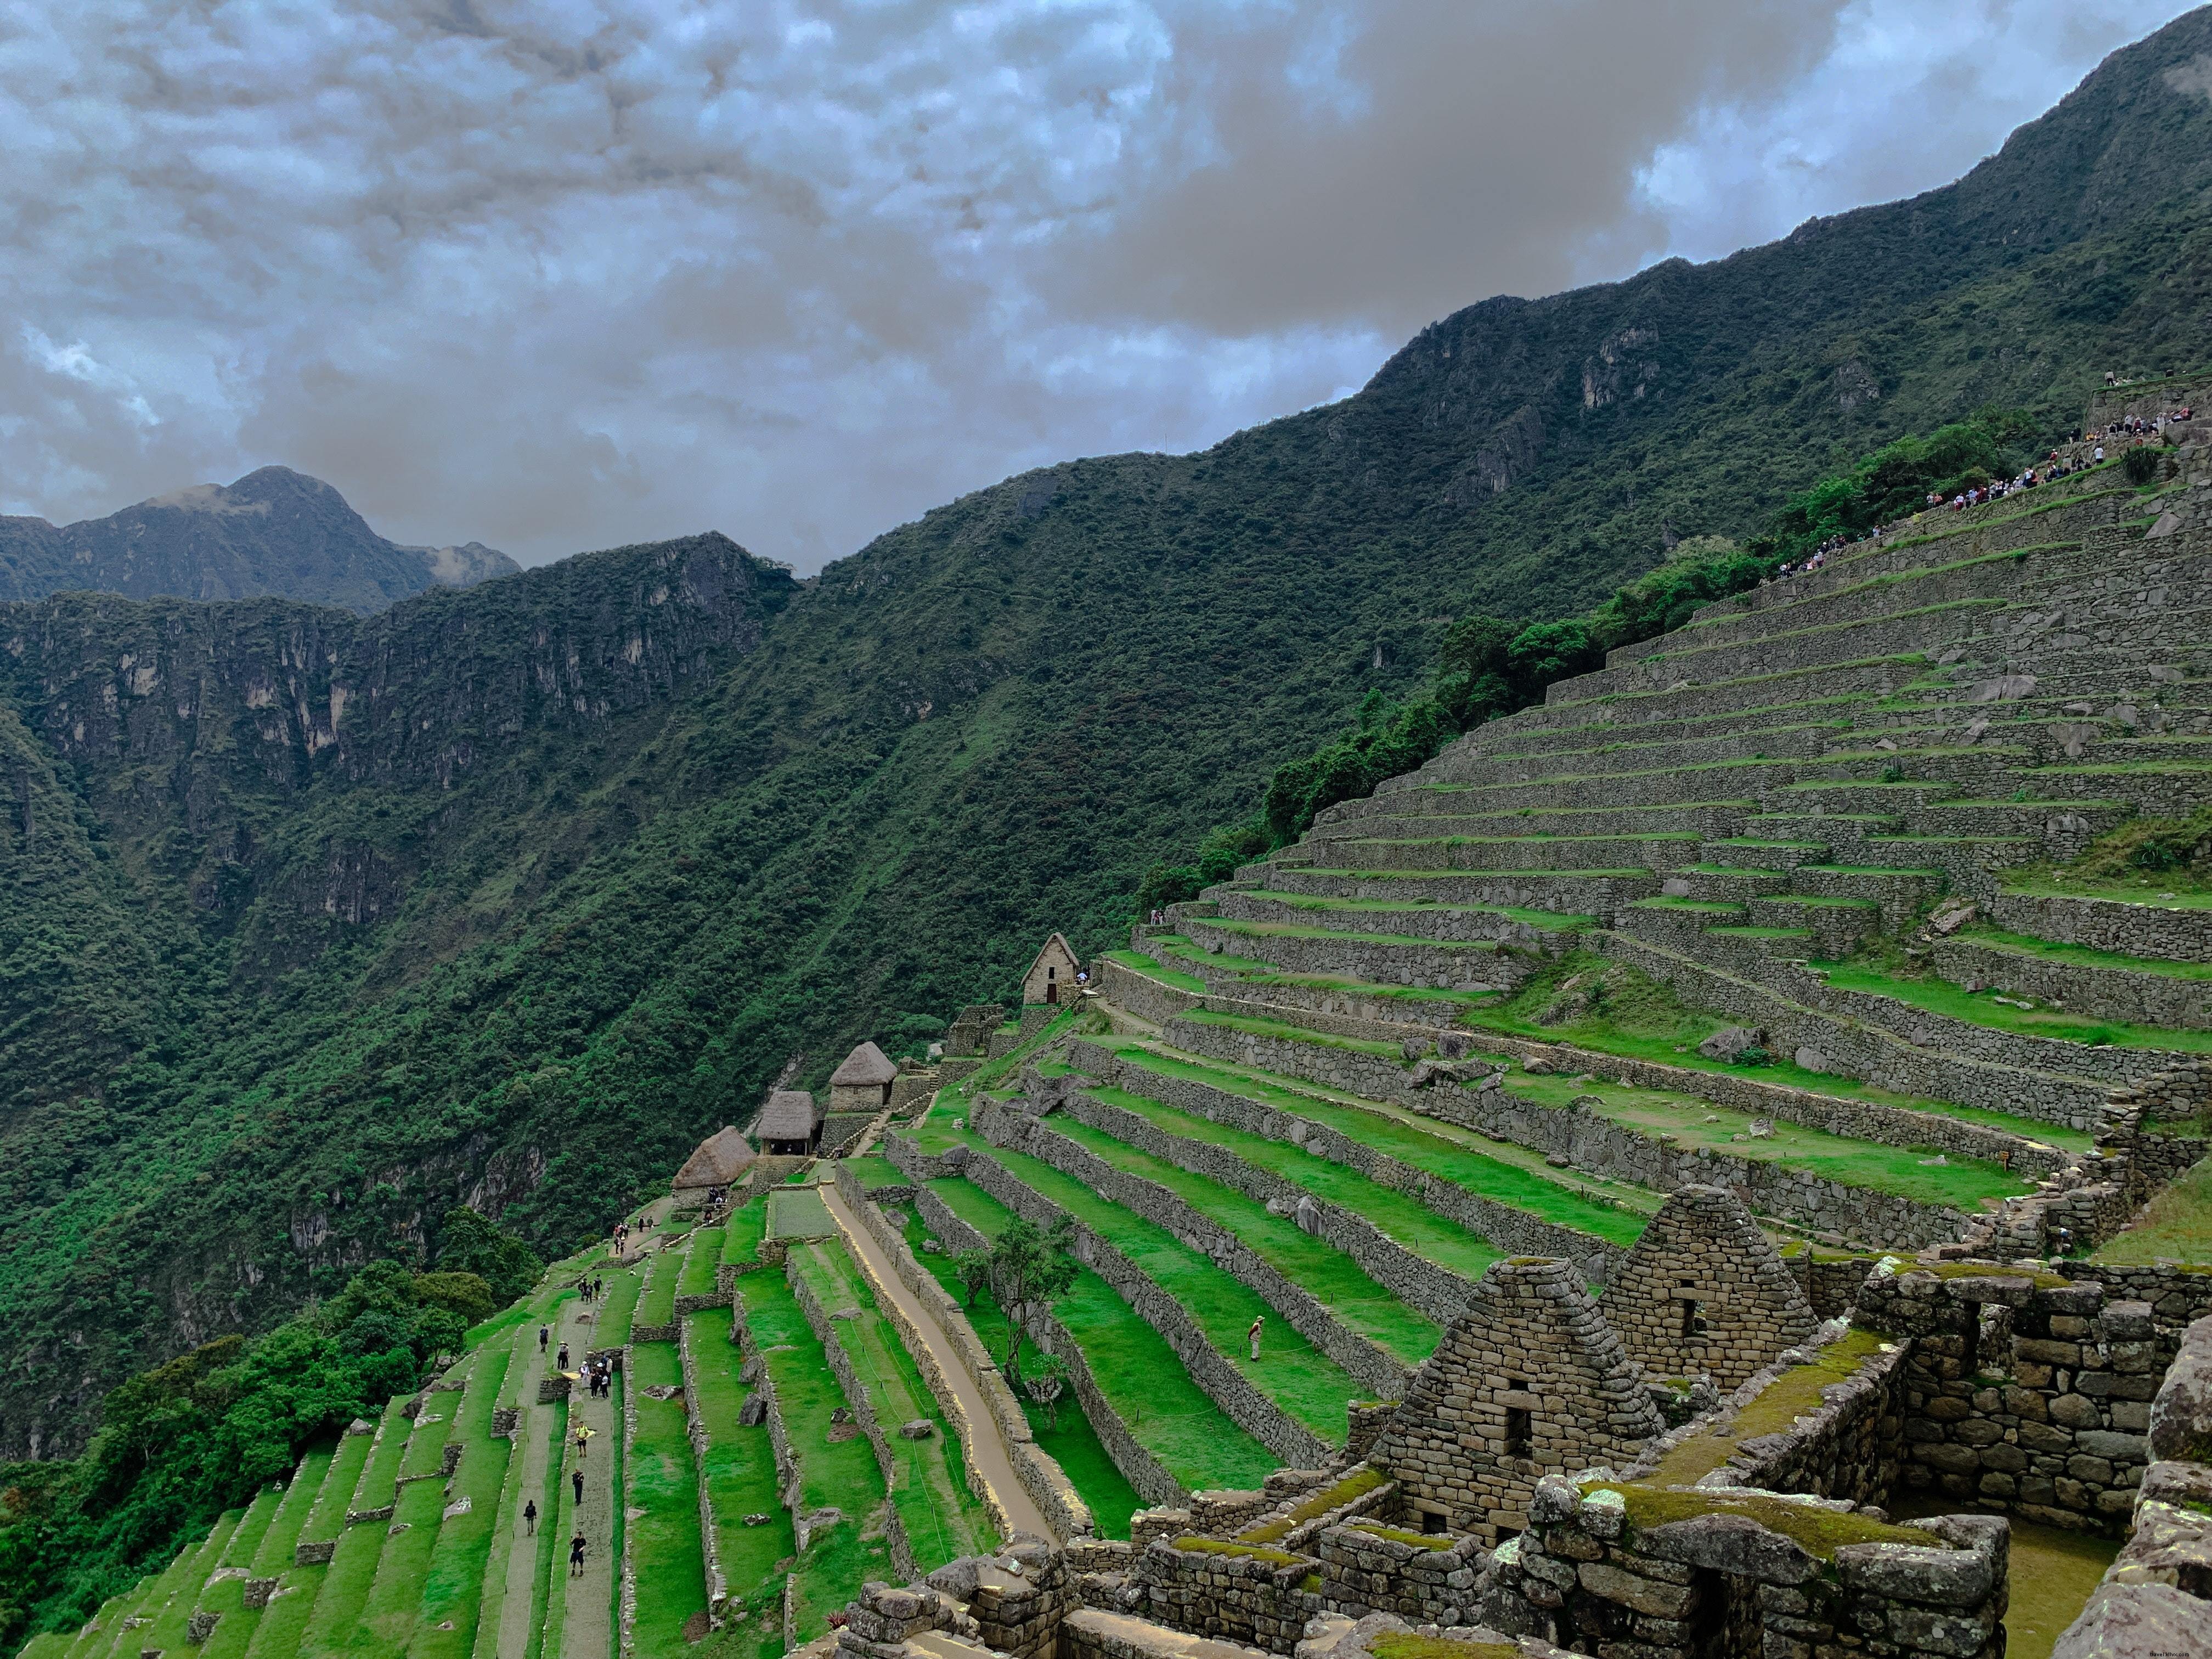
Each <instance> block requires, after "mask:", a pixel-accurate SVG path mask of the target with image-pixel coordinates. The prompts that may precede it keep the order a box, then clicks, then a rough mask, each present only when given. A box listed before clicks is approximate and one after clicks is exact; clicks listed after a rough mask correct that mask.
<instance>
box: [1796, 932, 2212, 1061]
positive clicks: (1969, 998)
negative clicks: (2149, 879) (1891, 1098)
mask: <svg viewBox="0 0 2212 1659" xmlns="http://www.w3.org/2000/svg"><path fill="white" fill-rule="evenodd" d="M2100 954H2101V953H2100ZM1814 966H1815V967H1816V968H1818V969H1820V971H1821V972H1822V973H1824V974H1826V975H1827V980H1828V983H1829V984H1831V985H1832V986H1834V987H1836V988H1837V989H1838V990H1839V991H1865V992H1868V993H1869V994H1873V995H1875V996H1885V997H1891V998H1894V999H1895V1000H1897V1001H1899V1002H1904V1003H1910V1004H1911V1006H1913V1007H1915V1008H1924V1009H1926V1010H1927V1011H1928V1012H1929V1013H1931V1014H1942V1015H1943V1016H1945V1017H1946V1018H1950V1019H1956V1020H1961V1021H1963V1022H1965V1023H1966V1024H1969V1025H1979V1026H1982V1027H1984V1028H1985V1029H1986V1030H1993V1031H2010V1032H2013V1033H2015V1035H2017V1036H2036V1037H2050V1038H2051V1039H2053V1040H2054V1041H2056V1042H2078V1043H2081V1044H2082V1045H2083V1046H2085V1047H2093V1046H2098V1045H2109V1046H2111V1047H2112V1048H2151V1049H2163V1050H2166V1051H2168V1052H2174V1051H2180V1052H2187V1053H2192V1054H2212V1031H2174V1030H2166V1029H2165V1028H2164V1027H2161V1026H2156V1025H2135V1024H2130V1023H2129V1022H2127V1021H2126V1020H2119V1019H2098V1018H2094V1017H2093V1016H2091V1015H2088V1014H2073V1013H2068V1012H2064V1011H2063V1010H2061V1009H2056V1008H2047V1007H2037V1008H2033V1009H2027V1008H2015V1007H2013V1006H2011V1005H2010V1004H2008V1003H2002V1002H1998V1001H1996V1000H1994V998H1995V996H1996V993H1994V992H1983V993H1980V994H1969V993H1968V992H1967V991H1966V989H1965V988H1964V987H1960V986H1957V985H1954V984H1953V983H1952V982H1951V981H1949V980H1947V979H1937V978H1935V977H1933V976H1932V975H1931V976H1929V977H1928V978H1925V979H1918V978H1908V977H1906V976H1905V975H1899V974H1887V973H1884V972H1883V971H1882V970H1881V969H1880V968H1878V967H1875V966H1873V965H1870V964H1869V963H1857V962H1844V963H1814ZM2200 973H2201V975H2202V976H2203V977H2204V978H2206V979H2208V980H2212V967H2208V968H2204V969H2200Z"/></svg>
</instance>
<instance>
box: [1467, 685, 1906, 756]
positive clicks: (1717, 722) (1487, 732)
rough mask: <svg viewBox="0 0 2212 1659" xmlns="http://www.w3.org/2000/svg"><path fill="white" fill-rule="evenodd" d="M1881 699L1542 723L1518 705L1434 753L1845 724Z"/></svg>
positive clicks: (1605, 711) (1855, 696)
mask: <svg viewBox="0 0 2212 1659" xmlns="http://www.w3.org/2000/svg"><path fill="white" fill-rule="evenodd" d="M1883 704H1884V699H1882V698H1881V697H1880V696H1877V695H1875V693H1873V692H1866V691H1846V692H1842V693H1839V694H1838V695H1836V696H1826V697H1814V698H1810V699H1808V700H1806V701H1804V702H1785V703H1777V704H1773V705H1771V706H1767V707H1762V708H1744V709H1735V710H1731V711H1730V712H1729V713H1727V714H1698V713H1692V714H1686V715H1683V716H1680V717H1679V718H1671V719H1664V720H1641V719H1636V718H1632V717H1623V718H1614V717H1613V714H1612V705H1611V704H1609V703H1602V702H1601V703H1597V704H1594V705H1591V707H1592V708H1593V710H1594V711H1595V713H1596V714H1602V715H1605V716H1606V718H1603V719H1591V720H1577V721H1571V722H1568V723H1565V724H1560V725H1542V724H1538V723H1534V722H1532V721H1529V720H1525V719H1524V718H1523V717H1524V716H1526V715H1530V714H1543V713H1544V712H1545V711H1544V710H1543V709H1541V708H1534V709H1523V710H1522V712H1521V714H1514V715H1511V716H1510V717H1508V718H1506V719H1504V720H1491V721H1489V722H1487V723H1486V724H1484V725H1481V726H1476V727H1475V728H1474V730H1473V731H1472V732H1468V734H1467V735H1466V736H1465V737H1462V738H1458V739H1456V740H1455V742H1453V743H1452V744H1450V745H1449V746H1448V747H1447V748H1446V749H1444V750H1442V751H1440V753H1439V754H1438V756H1437V759H1438V760H1442V759H1443V758H1444V757H1445V756H1448V755H1449V756H1453V757H1458V756H1471V755H1489V754H1506V753H1511V754H1516V755H1538V754H1546V753H1552V752H1556V751H1564V750H1590V749H1599V748H1602V747H1604V746H1605V745H1606V744H1612V743H1628V742H1659V741H1662V740H1668V739H1672V740H1677V741H1680V742H1686V743H1694V742H1699V741H1702V740H1704V739H1705V738H1726V737H1730V736H1740V735H1741V734H1742V733H1744V732H1752V731H1761V730H1765V729H1768V728H1771V727H1800V726H1832V727H1835V728H1837V729H1838V730H1848V729H1849V727H1850V724H1851V723H1852V722H1855V721H1860V720H1866V719H1868V718H1870V717H1871V716H1872V715H1874V714H1875V713H1876V712H1878V711H1879V710H1880V709H1881V708H1882V707H1883ZM1432 764H1433V763H1432Z"/></svg>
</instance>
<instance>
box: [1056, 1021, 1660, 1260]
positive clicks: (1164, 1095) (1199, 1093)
mask: <svg viewBox="0 0 2212 1659" xmlns="http://www.w3.org/2000/svg"><path fill="white" fill-rule="evenodd" d="M1072 1056H1073V1060H1074V1062H1075V1064H1076V1065H1077V1066H1079V1068H1081V1069H1082V1070H1083V1071H1085V1072H1087V1073H1091V1075H1093V1076H1096V1077H1097V1078H1100V1079H1103V1080H1105V1081H1109V1082H1113V1083H1115V1084H1118V1085H1120V1086H1121V1087H1122V1088H1125V1089H1127V1090H1128V1091H1130V1092H1131V1093H1132V1094H1140V1095H1144V1096H1146V1097H1149V1098H1151V1099H1153V1100H1158V1101H1163V1102H1164V1103H1167V1104H1168V1105H1170V1106H1173V1107H1176V1108H1177V1109H1180V1110H1182V1111H1187V1112H1191V1113H1194V1114H1196V1115H1198V1116H1200V1117H1203V1118H1206V1119H1207V1120H1208V1121H1212V1122H1215V1123H1219V1124H1223V1125H1225V1126H1226V1127H1230V1128H1232V1129H1241V1130H1243V1131H1244V1132H1245V1133H1249V1134H1256V1135H1264V1136H1266V1137H1267V1139H1270V1140H1275V1141H1280V1142H1283V1143H1284V1144H1285V1145H1288V1146H1298V1147H1302V1148H1304V1150H1305V1151H1306V1152H1310V1153H1312V1154H1314V1155H1315V1156H1316V1157H1317V1158H1327V1159H1328V1161H1329V1162H1330V1163H1332V1164H1342V1165H1344V1166H1345V1168H1346V1169H1348V1170H1357V1171H1358V1173H1359V1174H1361V1175H1363V1176H1366V1177H1367V1178H1368V1179H1369V1180H1370V1181H1372V1182H1376V1183H1377V1184H1378V1185H1381V1186H1384V1187H1388V1188H1391V1189H1392V1190H1393V1191H1395V1192H1401V1193H1404V1194H1407V1195H1408V1196H1410V1197H1413V1198H1414V1199H1417V1200H1419V1201H1420V1203H1421V1204H1422V1206H1424V1207H1425V1208H1427V1209H1430V1210H1433V1211H1434V1212H1436V1213H1437V1214H1438V1215H1440V1216H1442V1217H1443V1218H1444V1219H1446V1220H1447V1221H1452V1222H1456V1223H1457V1224H1458V1225H1461V1226H1462V1227H1465V1228H1466V1229H1467V1230H1468V1231H1469V1232H1472V1233H1475V1234H1478V1235H1480V1237H1484V1238H1486V1239H1488V1240H1489V1241H1490V1242H1491V1243H1493V1244H1495V1245H1497V1246H1498V1249H1502V1250H1505V1251H1508V1252H1510V1254H1512V1255H1556V1256H1562V1257H1565V1258H1566V1259H1568V1260H1570V1261H1573V1262H1574V1263H1575V1265H1576V1267H1577V1268H1578V1269H1579V1270H1580V1271H1581V1272H1582V1273H1583V1277H1584V1278H1586V1279H1594V1280H1595V1281H1597V1282H1598V1283H1601V1284H1602V1283H1604V1282H1605V1281H1606V1280H1607V1279H1608V1278H1609V1276H1610V1275H1611V1273H1612V1272H1613V1267H1614V1266H1615V1264H1617V1263H1618V1262H1619V1261H1620V1258H1621V1256H1622V1255H1623V1254H1624V1252H1623V1251H1622V1249H1621V1248H1620V1246H1619V1245H1617V1244H1612V1243H1607V1242H1606V1241H1604V1240H1602V1239H1598V1238H1593V1237H1590V1236H1589V1234H1587V1233H1582V1232H1577V1231H1575V1229H1573V1228H1571V1227H1563V1226H1560V1225H1559V1224H1557V1223H1555V1222H1549V1221H1544V1220H1541V1219H1539V1218H1536V1217H1534V1216H1532V1215H1530V1214H1529V1213H1528V1212H1527V1211H1525V1210H1518V1209H1515V1208H1514V1207H1513V1206H1510V1205H1506V1204H1499V1203H1496V1202H1494V1201H1492V1200H1489V1199H1486V1198H1484V1197H1482V1196H1480V1194H1475V1193H1471V1192H1469V1191H1468V1189H1467V1188H1464V1187H1462V1186H1459V1185H1457V1184H1456V1183H1455V1182H1449V1181H1443V1180H1440V1179H1438V1178H1437V1176H1432V1175H1431V1174H1429V1173H1428V1172H1427V1171H1426V1170H1419V1169H1416V1168H1415V1167H1414V1166H1413V1165H1412V1164H1407V1163H1405V1162H1403V1161H1402V1160H1401V1159H1399V1158H1393V1157H1391V1156H1390V1155H1389V1153H1387V1152H1377V1151H1376V1150H1375V1149H1374V1148H1373V1147H1371V1146H1368V1145H1367V1144H1366V1143H1365V1142H1364V1141H1360V1140H1357V1139H1353V1138H1352V1136H1350V1135H1347V1134H1346V1133H1343V1132H1342V1131H1340V1130H1338V1129H1335V1128H1333V1127H1330V1126H1328V1124H1325V1123H1321V1122H1317V1121H1315V1120H1313V1119H1311V1118H1306V1117H1300V1116H1298V1115H1296V1114H1294V1113H1291V1112H1287V1111H1284V1110H1282V1109H1280V1108H1278V1107H1273V1106H1269V1105H1265V1104H1262V1103H1261V1102H1259V1101H1256V1100H1252V1099H1249V1098H1247V1097H1244V1096H1243V1095H1237V1094H1231V1092H1229V1091H1227V1090H1225V1089H1217V1088H1215V1087H1213V1086H1212V1085H1211V1084H1206V1083H1200V1082H1198V1081H1196V1080H1195V1079H1189V1078H1180V1077H1171V1076H1169V1075H1167V1074H1166V1073H1159V1072H1150V1071H1146V1070H1145V1069H1143V1068H1142V1067H1140V1066H1126V1065H1124V1064H1123V1063H1122V1062H1121V1060H1117V1059H1115V1056H1114V1054H1113V1052H1112V1051H1111V1050H1110V1049H1108V1048H1103V1047H1101V1046H1099V1045H1098V1044H1097V1043H1092V1042H1078V1043H1076V1045H1075V1046H1074V1048H1073V1051H1072Z"/></svg>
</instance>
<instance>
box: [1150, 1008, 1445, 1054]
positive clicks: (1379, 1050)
mask: <svg viewBox="0 0 2212 1659" xmlns="http://www.w3.org/2000/svg"><path fill="white" fill-rule="evenodd" d="M1180 1018H1183V1019H1187V1020H1188V1021H1190V1022H1191V1023H1192V1024H1194V1025H1219V1026H1223V1027H1225V1028H1226V1029H1228V1030H1232V1031H1243V1032H1246V1033H1248V1034H1249V1035H1250V1036H1264V1037H1273V1038H1275V1039H1276V1040H1277V1041H1279V1042H1308V1043H1314V1044H1317V1045H1319V1046H1320V1047H1322V1048H1343V1049H1346V1050H1349V1051H1350V1052H1351V1053H1352V1054H1373V1055H1376V1057H1377V1058H1379V1059H1383V1060H1390V1061H1392V1062H1393V1063H1394V1064H1396V1065H1401V1066H1402V1065H1404V1064H1405V1063H1406V1060H1405V1056H1404V1055H1403V1054H1401V1053H1400V1052H1399V1048H1398V1045H1397V1044H1396V1043H1395V1042H1378V1041H1376V1040H1375V1039H1373V1038H1370V1037H1352V1036H1336V1035H1335V1034H1334V1032H1330V1031H1316V1030H1311V1029H1310V1028H1309V1027H1307V1026H1304V1025H1291V1024H1285V1022H1283V1021H1281V1020H1279V1019H1260V1018H1254V1017H1252V1016H1249V1015H1245V1014H1217V1013H1214V1012H1211V1011H1210V1010H1207V1009H1204V1008H1194V1009H1192V1010H1191V1011H1190V1012H1188V1013H1187V1014H1183V1015H1182V1016H1180Z"/></svg>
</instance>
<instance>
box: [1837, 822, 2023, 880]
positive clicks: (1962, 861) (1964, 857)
mask: <svg viewBox="0 0 2212 1659" xmlns="http://www.w3.org/2000/svg"><path fill="white" fill-rule="evenodd" d="M2050 854H2051V848H2050V847H2049V846H2048V845H2047V844H2046V843H2045V842H2039V841H2023V840H2016V839H2013V838H2010V837H2008V836H1865V837H1863V839H1862V840H1860V841H1859V842H1857V843H1856V848H1855V852H1854V856H1857V857H1863V858H1864V859H1865V860H1867V861H1868V862H1869V863H1871V864H1877V865H1883V866H1905V867H1911V868H1924V869H1932V870H1935V871H1937V872H1940V873H1941V874H1942V875H1943V876H1944V877H1945V878H1947V879H1948V880H1949V881H1950V882H1951V884H1953V885H1954V886H1957V887H1961V888H1971V889H1972V890H1974V891H1976V892H1986V891H1988V890H1990V888H1991V887H1992V886H1993V885H1994V884H1995V872H1997V871H2000V870H2006V869H2009V868H2011V867H2013V866H2015V865H2021V864H2028V863H2032V862H2033V861H2034V860H2037V859H2039V858H2045V857H2048V856H2050Z"/></svg>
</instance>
